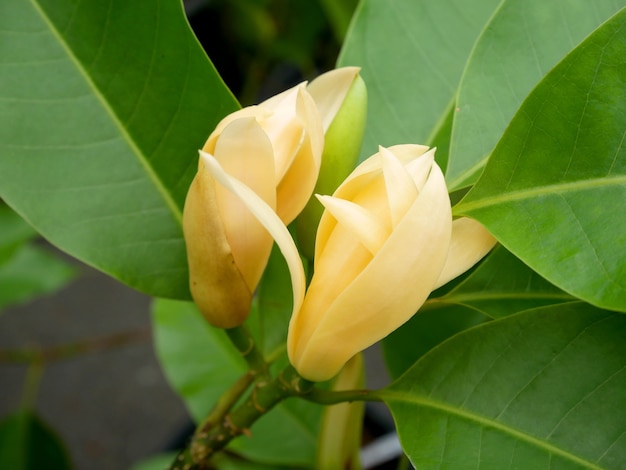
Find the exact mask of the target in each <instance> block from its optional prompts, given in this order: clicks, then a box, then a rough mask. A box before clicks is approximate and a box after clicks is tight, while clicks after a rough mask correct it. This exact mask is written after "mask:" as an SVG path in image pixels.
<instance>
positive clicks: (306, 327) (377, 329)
mask: <svg viewBox="0 0 626 470" xmlns="http://www.w3.org/2000/svg"><path fill="white" fill-rule="evenodd" d="M451 226H452V214H451V208H450V200H449V197H448V191H447V189H446V185H445V180H444V178H443V174H442V172H441V170H440V169H439V167H438V166H437V165H436V164H433V167H432V169H431V171H430V175H429V178H428V181H427V182H426V184H425V185H424V188H423V189H422V192H421V194H420V197H419V198H418V199H417V200H416V201H415V204H413V205H412V206H411V208H410V209H409V211H408V212H407V214H406V215H405V217H404V218H403V219H402V221H401V222H400V223H399V224H398V225H397V226H396V227H395V229H394V231H393V232H392V234H391V235H390V237H389V238H388V239H387V242H386V243H385V244H384V245H383V247H382V248H381V249H380V251H379V252H378V253H377V254H376V256H375V257H374V258H373V259H372V260H371V262H370V263H369V264H367V266H366V267H365V268H364V269H363V270H362V271H361V272H360V273H359V274H358V276H357V277H356V278H355V279H354V280H353V282H352V283H350V284H349V285H348V286H347V287H346V288H345V289H344V290H343V291H342V292H341V293H340V295H338V296H337V297H336V298H334V299H332V304H331V305H326V306H324V307H325V309H324V310H323V311H319V305H315V302H313V301H312V300H311V299H313V300H314V299H315V297H316V296H318V295H321V296H323V295H324V293H323V288H324V287H325V286H323V285H322V284H323V283H324V282H326V283H327V282H328V281H327V280H326V279H324V278H325V277H326V276H324V274H326V273H323V272H320V271H319V270H317V269H316V272H315V275H314V277H313V280H312V282H311V285H310V287H309V291H308V293H307V298H306V299H305V301H304V304H303V306H302V310H300V312H299V313H298V316H299V317H301V319H296V320H295V321H294V318H292V324H290V331H289V334H290V338H289V342H288V352H289V358H290V360H291V362H292V364H293V365H294V366H295V367H296V369H297V370H298V372H300V374H301V375H303V376H304V377H305V378H307V379H309V380H315V381H321V380H326V379H328V378H330V377H332V376H334V375H335V374H336V373H337V372H338V371H339V370H340V369H341V367H342V366H343V364H345V362H346V361H347V360H348V359H349V358H350V357H352V356H353V355H354V354H356V353H357V352H359V351H361V350H363V349H365V348H366V347H368V346H370V345H372V344H374V343H375V342H376V341H378V340H380V339H381V338H383V337H385V336H386V335H388V334H389V333H390V332H391V331H393V330H395V329H396V328H398V327H399V326H400V325H402V324H403V323H404V322H406V321H407V320H408V319H409V318H411V317H412V316H413V314H414V313H415V312H416V311H417V310H418V309H419V307H420V306H421V305H422V303H423V302H424V301H425V300H426V298H427V297H428V295H429V294H430V292H431V290H432V287H433V285H434V283H435V282H436V280H437V279H438V277H439V273H440V272H441V269H442V268H443V265H444V263H445V260H446V256H447V253H448V248H449V244H450V236H451V230H452V228H451ZM318 275H319V276H318ZM328 276H332V273H328ZM316 277H318V279H321V281H316ZM318 283H319V284H320V286H321V287H318V285H317V284H318ZM306 318H315V319H316V321H314V322H310V323H309V322H306V323H305V321H304V320H303V319H306ZM292 335H293V336H294V337H295V339H292V338H291V336H292Z"/></svg>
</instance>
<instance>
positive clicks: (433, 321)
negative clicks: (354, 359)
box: [382, 304, 491, 378]
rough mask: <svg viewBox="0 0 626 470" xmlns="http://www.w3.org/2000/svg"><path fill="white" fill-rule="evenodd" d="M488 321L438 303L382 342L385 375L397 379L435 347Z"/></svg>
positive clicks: (466, 310)
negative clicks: (385, 368)
mask: <svg viewBox="0 0 626 470" xmlns="http://www.w3.org/2000/svg"><path fill="white" fill-rule="evenodd" d="M489 320H491V318H489V317H488V316H487V315H485V314H483V313H481V312H479V311H476V310H473V309H472V308H469V307H466V306H463V305H456V304H439V305H437V306H436V307H434V308H425V309H423V311H422V310H420V311H419V312H417V313H416V314H415V315H414V316H413V317H412V318H411V319H410V320H409V321H408V322H406V323H405V324H404V325H402V326H401V327H400V328H398V329H397V330H395V331H394V332H393V333H391V334H390V335H389V336H387V337H386V338H385V339H384V340H383V341H382V349H383V357H384V359H385V364H386V365H387V369H388V371H389V375H390V376H391V377H392V378H398V377H400V376H401V375H402V374H404V373H405V372H406V371H407V370H408V369H409V368H410V367H411V366H412V365H413V364H415V361H417V360H418V359H419V358H420V357H422V356H423V355H424V354H426V353H427V352H428V351H430V350H431V349H432V348H434V347H435V346H437V345H438V344H440V343H442V342H443V341H445V340H446V339H448V338H450V337H451V336H454V335H455V334H457V333H459V332H461V331H463V330H466V329H468V328H471V327H472V326H476V325H479V324H481V323H484V322H486V321H489Z"/></svg>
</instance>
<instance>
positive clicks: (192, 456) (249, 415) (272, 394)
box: [170, 366, 313, 470]
mask: <svg viewBox="0 0 626 470" xmlns="http://www.w3.org/2000/svg"><path fill="white" fill-rule="evenodd" d="M266 379H269V377H264V378H261V379H260V380H257V382H256V383H255V384H254V387H253V388H252V390H251V392H250V394H249V395H248V397H247V398H246V400H245V401H244V402H243V403H241V404H240V405H239V406H238V407H237V408H235V409H234V410H233V411H232V412H228V413H226V414H224V415H223V416H222V419H221V422H220V423H218V424H217V425H213V422H212V420H209V419H207V420H205V425H204V426H201V427H199V428H198V429H197V430H196V432H195V434H194V435H193V437H192V438H191V442H190V443H189V445H188V446H187V448H185V449H184V450H183V451H182V452H181V453H180V454H179V455H178V456H177V457H176V459H175V461H174V462H173V463H172V465H171V467H170V470H206V469H209V468H211V467H210V459H211V458H212V457H213V456H214V455H215V454H216V453H217V452H219V451H220V450H222V449H223V448H224V447H226V445H228V443H229V442H230V441H231V440H233V439H234V438H235V437H237V436H240V435H242V434H250V427H251V426H252V424H254V423H255V422H256V421H257V420H258V419H259V418H261V417H262V416H263V415H264V414H265V413H267V412H268V411H270V410H271V409H272V408H273V407H274V406H276V405H277V404H278V403H280V402H281V401H282V400H284V399H286V398H288V397H292V396H305V395H306V394H308V393H309V392H310V391H311V388H312V387H313V383H312V382H309V381H308V380H305V379H303V378H302V377H300V376H299V375H298V373H297V372H296V371H295V370H294V369H293V368H292V367H291V366H288V367H286V368H285V369H283V370H282V371H281V372H280V373H279V375H278V377H276V378H275V379H273V380H266Z"/></svg>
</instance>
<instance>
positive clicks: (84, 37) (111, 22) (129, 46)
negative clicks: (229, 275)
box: [0, 0, 237, 299]
mask: <svg viewBox="0 0 626 470" xmlns="http://www.w3.org/2000/svg"><path fill="white" fill-rule="evenodd" d="M139 19H141V21H139ZM0 103H2V106H1V107H0V154H1V155H2V158H0V197H2V198H3V199H4V200H5V201H6V202H7V203H8V204H9V205H11V206H12V207H13V208H14V209H15V210H16V211H17V212H19V213H20V215H22V216H23V217H24V218H25V219H26V220H27V221H28V222H29V223H31V224H32V225H33V226H34V227H35V228H36V229H37V230H38V231H39V232H40V233H42V234H43V235H44V236H45V237H46V238H48V239H49V240H50V241H51V242H52V243H54V244H55V245H57V246H59V247H60V248H62V249H63V250H65V251H67V252H69V253H71V254H72V255H74V256H76V257H77V258H79V259H81V260H83V261H85V262H86V263H88V264H90V265H92V266H95V267H97V268H99V269H100V270H102V271H104V272H106V273H108V274H110V275H112V276H113V277H116V278H117V279H119V280H121V281H122V282H125V283H126V284H128V285H130V286H132V287H135V288H136V289H139V290H141V291H144V292H146V293H149V294H152V295H160V296H164V297H174V298H182V299H186V298H189V292H188V287H187V263H186V257H185V248H184V242H183V237H182V229H181V213H182V206H183V202H184V197H185V193H186V191H187V187H188V185H189V182H190V181H191V178H192V176H193V174H194V172H195V169H196V163H197V158H198V157H197V149H198V148H200V147H201V146H202V144H203V142H204V140H205V139H206V137H207V136H208V134H209V133H210V132H211V130H212V129H213V127H214V125H215V124H216V122H217V121H218V120H219V119H220V117H222V116H223V115H224V114H226V113H227V112H229V111H232V110H233V109H235V108H236V107H237V104H236V102H235V100H234V99H233V98H232V96H231V95H230V93H229V92H228V90H227V89H226V87H225V86H224V84H223V83H222V81H221V79H220V78H219V76H218V75H217V73H216V71H215V70H214V68H213V66H212V65H211V63H210V62H209V60H208V59H207V58H206V55H205V54H204V52H203V51H202V49H201V48H200V46H199V44H198V43H197V41H196V39H195V37H194V36H193V34H192V33H191V30H190V28H189V26H188V24H187V22H186V20H185V17H184V13H183V10H182V5H181V2H180V1H178V0H146V1H141V2H126V1H122V0H106V1H101V2H75V1H72V0H27V1H11V2H2V3H1V5H0Z"/></svg>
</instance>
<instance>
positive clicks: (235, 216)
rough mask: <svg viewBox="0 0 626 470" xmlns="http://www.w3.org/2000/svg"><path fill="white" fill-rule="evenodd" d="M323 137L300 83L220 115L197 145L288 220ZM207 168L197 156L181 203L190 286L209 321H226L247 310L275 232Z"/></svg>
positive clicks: (310, 180)
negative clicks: (233, 111)
mask: <svg viewBox="0 0 626 470" xmlns="http://www.w3.org/2000/svg"><path fill="white" fill-rule="evenodd" d="M323 139H324V135H323V127H322V120H321V116H320V114H319V112H318V110H317V107H316V105H315V102H314V101H313V98H312V97H311V96H310V95H309V93H308V92H307V91H306V88H305V86H304V84H301V85H298V86H296V87H294V88H292V89H290V90H287V91H285V92H283V93H281V94H279V95H277V96H275V97H273V98H271V99H269V100H267V101H265V102H263V103H261V104H260V105H258V106H251V107H248V108H244V109H241V110H239V111H237V112H235V113H233V114H230V115H229V116H227V117H226V118H224V119H223V120H222V121H221V122H220V123H219V124H218V126H217V128H216V129H215V131H214V132H213V133H212V134H211V135H210V137H209V139H208V140H207V142H206V144H205V146H204V148H203V152H204V155H205V157H206V155H209V156H211V157H213V158H214V160H215V161H216V162H217V164H218V165H219V168H220V169H221V170H223V171H224V172H225V173H226V174H227V175H228V176H229V177H232V178H234V179H236V180H237V181H238V182H240V183H242V184H243V185H245V186H247V187H248V188H249V189H251V190H252V192H254V193H256V195H257V196H259V197H260V199H261V200H263V201H264V202H265V204H266V205H267V206H268V207H269V208H270V209H272V210H273V211H275V212H276V213H277V214H278V217H279V218H280V220H281V221H282V223H283V224H288V223H290V222H291V221H292V220H293V219H294V218H295V217H296V216H297V215H298V213H299V212H300V211H301V210H302V208H303V207H304V206H305V204H306V202H307V201H308V200H309V198H310V195H311V193H312V191H313V188H314V186H315V182H316V180H317V175H318V173H319V167H320V161H321V153H322V147H323ZM212 168H213V169H214V168H217V167H215V165H212V166H211V165H208V166H207V159H206V158H202V157H201V158H200V162H199V165H198V173H197V174H196V177H195V178H194V180H193V182H192V184H191V187H190V189H189V192H188V194H187V199H186V202H185V210H184V213H183V230H184V234H185V241H186V245H187V258H188V263H189V272H190V289H191V293H192V296H193V299H194V301H195V302H196V304H197V305H198V307H199V309H200V311H201V312H202V313H203V315H204V316H205V318H206V319H207V320H208V321H209V323H211V324H213V325H215V326H218V327H222V328H232V327H235V326H237V325H240V324H241V323H242V322H243V321H244V320H245V319H246V318H247V316H248V312H249V309H250V303H251V299H252V293H253V292H254V290H255V289H256V286H257V284H258V282H259V280H260V278H261V275H262V274H263V270H264V269H265V266H266V264H267V260H268V258H269V254H270V251H271V248H272V244H273V239H272V236H270V234H269V233H268V231H267V230H266V227H264V225H263V224H262V223H261V222H260V221H259V220H258V217H257V216H256V215H254V214H253V213H252V212H251V211H250V210H249V207H248V204H247V202H246V200H243V199H242V198H241V197H239V196H238V195H236V194H235V193H233V192H232V191H231V190H229V189H227V188H226V187H224V185H222V184H219V183H218V182H217V181H216V179H215V174H214V173H215V171H214V170H213V171H212ZM279 223H280V222H279Z"/></svg>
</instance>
